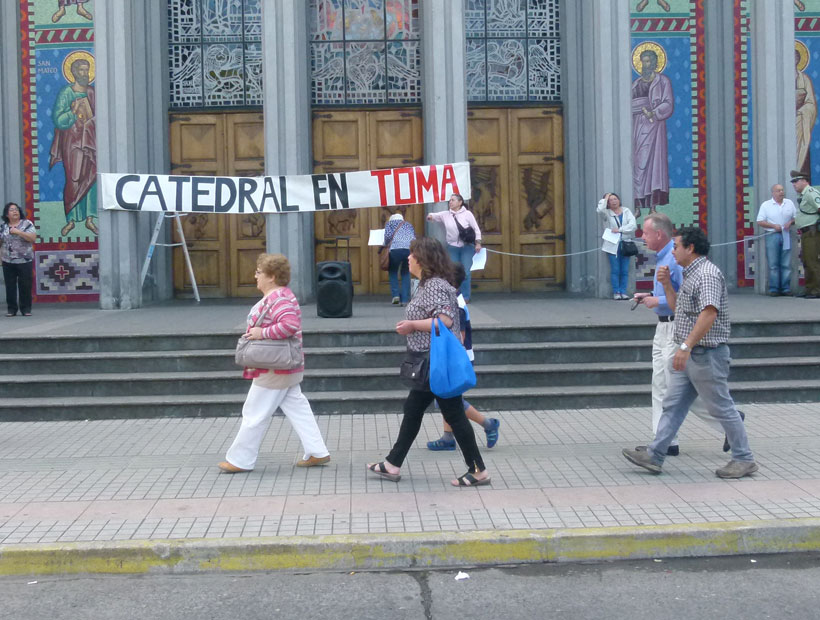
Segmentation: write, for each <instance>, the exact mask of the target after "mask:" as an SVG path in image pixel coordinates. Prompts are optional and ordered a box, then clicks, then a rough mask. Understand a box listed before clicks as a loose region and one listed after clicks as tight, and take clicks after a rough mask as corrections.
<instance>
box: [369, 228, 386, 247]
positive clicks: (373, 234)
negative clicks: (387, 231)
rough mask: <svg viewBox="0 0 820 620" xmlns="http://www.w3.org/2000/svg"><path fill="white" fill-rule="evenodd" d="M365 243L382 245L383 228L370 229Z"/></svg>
mask: <svg viewBox="0 0 820 620" xmlns="http://www.w3.org/2000/svg"><path fill="white" fill-rule="evenodd" d="M367 245H384V228H379V229H378V230H371V231H370V239H368V240H367Z"/></svg>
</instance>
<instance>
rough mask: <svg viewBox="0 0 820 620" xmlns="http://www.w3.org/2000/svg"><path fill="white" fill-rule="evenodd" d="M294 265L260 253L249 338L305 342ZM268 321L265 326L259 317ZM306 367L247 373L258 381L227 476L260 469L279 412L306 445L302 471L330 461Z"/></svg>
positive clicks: (224, 466) (232, 450) (232, 449)
mask: <svg viewBox="0 0 820 620" xmlns="http://www.w3.org/2000/svg"><path fill="white" fill-rule="evenodd" d="M289 283H290V263H289V262H288V259H287V258H285V257H284V256H282V255H281V254H260V255H259V257H258V258H257V259H256V288H258V289H259V290H260V291H261V292H262V299H261V300H260V301H259V302H258V303H257V304H256V305H255V306H254V307H253V308H252V309H251V312H250V314H249V315H248V331H247V335H246V337H247V338H250V339H251V340H262V339H264V338H270V339H273V340H281V339H285V338H290V337H291V336H296V337H297V338H299V340H301V339H302V310H301V309H300V308H299V302H298V301H297V300H296V297H295V296H294V295H293V292H292V291H291V290H290V289H289V288H288V286H287V285H288V284H289ZM260 316H261V317H262V320H261V322H259V325H258V326H256V324H257V322H258V321H259V317H260ZM304 371H305V367H304V360H303V364H302V365H301V366H299V367H298V368H294V369H293V370H263V369H258V368H246V369H245V372H244V375H243V376H244V377H245V378H246V379H253V384H252V385H251V389H250V390H249V391H248V397H247V398H246V399H245V405H244V406H243V407H242V425H241V426H240V427H239V432H238V433H237V434H236V439H234V440H233V444H231V447H230V448H229V449H228V453H227V454H226V455H225V459H226V460H225V461H223V462H222V463H220V464H219V469H221V470H222V471H224V472H227V473H231V474H236V473H241V472H248V471H251V470H252V469H253V468H254V466H255V465H256V457H257V456H258V455H259V446H260V445H261V444H262V439H263V437H264V436H265V432H266V431H267V430H268V425H269V424H270V418H271V416H272V415H273V413H274V411H276V409H277V408H280V409H282V412H283V413H284V414H285V416H286V417H287V419H288V421H289V422H290V423H291V425H292V426H293V430H295V431H296V434H297V435H299V439H300V440H301V441H302V448H303V450H304V455H303V456H302V458H301V459H300V460H299V461H297V463H296V466H297V467H314V466H316V465H324V464H326V463H327V462H329V461H330V453H329V452H328V451H327V446H325V442H324V440H323V439H322V433H321V432H320V431H319V426H318V425H317V424H316V418H315V417H313V411H312V410H311V408H310V403H309V402H308V400H307V398H305V395H304V394H302V390H301V388H300V387H299V384H300V383H301V382H302V377H303V376H304Z"/></svg>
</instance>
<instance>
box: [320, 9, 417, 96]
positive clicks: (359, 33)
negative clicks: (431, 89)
mask: <svg viewBox="0 0 820 620" xmlns="http://www.w3.org/2000/svg"><path fill="white" fill-rule="evenodd" d="M419 39H420V29H419V1H418V0H310V71H311V98H312V103H313V105H363V104H376V105H378V104H420V103H421V42H420V40H419Z"/></svg>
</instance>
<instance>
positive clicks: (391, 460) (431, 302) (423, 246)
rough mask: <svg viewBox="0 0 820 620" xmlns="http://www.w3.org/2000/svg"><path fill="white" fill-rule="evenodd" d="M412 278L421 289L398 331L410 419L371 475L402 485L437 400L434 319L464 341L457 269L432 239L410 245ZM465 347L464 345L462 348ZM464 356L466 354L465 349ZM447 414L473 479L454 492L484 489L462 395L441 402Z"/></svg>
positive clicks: (485, 479) (460, 481) (485, 476)
mask: <svg viewBox="0 0 820 620" xmlns="http://www.w3.org/2000/svg"><path fill="white" fill-rule="evenodd" d="M409 262H410V273H411V274H413V276H414V277H416V278H418V279H420V280H421V283H420V284H419V288H418V290H417V291H416V294H415V295H414V296H413V299H411V300H410V303H409V304H407V308H406V310H405V313H406V317H407V318H406V319H405V320H404V321H399V322H398V324H397V325H396V331H397V332H398V333H399V334H401V335H403V336H407V355H406V359H405V362H403V363H402V369H401V376H402V379H403V380H404V381H405V383H406V384H407V385H408V386H409V387H410V393H409V394H408V395H407V398H406V399H405V401H404V417H403V418H402V421H401V427H400V429H399V436H398V438H397V439H396V443H395V444H394V445H393V449H392V450H391V451H390V453H389V454H388V455H387V457H386V458H385V459H384V461H382V462H380V463H369V464H368V465H367V469H368V470H369V471H371V472H373V473H374V474H376V475H377V476H380V477H382V478H386V479H387V480H392V481H393V482H398V481H399V480H400V479H401V466H402V465H403V464H404V459H405V458H406V457H407V453H408V452H409V450H410V446H412V445H413V442H414V441H415V439H416V436H417V435H418V434H419V430H420V429H421V421H422V418H423V417H424V412H425V411H426V410H427V407H429V406H430V403H432V402H433V399H435V398H436V395H435V394H433V392H432V391H431V390H430V382H429V367H430V364H429V358H428V354H429V351H430V332H431V329H432V325H433V322H434V319H438V321H437V323H438V327H439V329H440V330H445V329H449V330H450V332H451V333H452V334H454V336H455V338H458V334H459V323H458V303H457V302H456V289H455V288H454V287H453V285H452V279H453V273H452V270H453V268H452V263H451V261H450V259H449V257H448V256H447V253H446V252H445V250H444V247H442V245H441V244H440V243H439V242H438V241H437V240H436V239H433V238H432V237H422V238H421V239H416V240H415V241H413V242H412V243H411V244H410V257H409ZM459 346H460V345H459ZM461 352H462V353H464V355H465V356H466V353H465V352H464V349H463V348H462V349H461ZM438 402H439V406H440V407H441V413H442V415H443V416H444V419H445V420H446V421H447V423H448V424H449V425H450V426H451V427H452V428H453V434H454V435H455V438H456V442H457V443H458V445H459V447H460V448H461V451H462V453H463V455H464V461H465V462H466V464H467V473H465V474H464V475H463V476H459V477H458V478H456V479H455V480H452V481H451V484H452V485H453V486H468V487H469V486H480V485H485V484H489V483H490V475H489V472H488V471H487V469H486V467H485V466H484V461H483V460H482V458H481V453H480V452H479V451H478V445H477V444H476V440H475V433H473V427H472V426H471V425H470V422H469V421H468V420H467V416H466V415H465V414H464V402H463V399H462V396H461V394H460V393H459V394H456V395H449V396H448V397H446V398H445V397H441V396H439V397H438Z"/></svg>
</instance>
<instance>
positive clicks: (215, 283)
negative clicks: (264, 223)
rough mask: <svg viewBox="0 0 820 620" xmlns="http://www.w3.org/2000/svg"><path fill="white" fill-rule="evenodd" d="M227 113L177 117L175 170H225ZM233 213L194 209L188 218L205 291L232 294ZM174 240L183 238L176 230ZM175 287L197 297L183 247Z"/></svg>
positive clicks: (198, 280)
mask: <svg viewBox="0 0 820 620" xmlns="http://www.w3.org/2000/svg"><path fill="white" fill-rule="evenodd" d="M225 160H226V153H225V119H224V115H222V114H188V115H176V116H173V117H172V118H171V174H176V175H185V176H188V175H190V176H215V175H220V174H225V172H224V171H225V168H226V162H225ZM227 218H228V216H215V215H207V214H204V213H191V214H189V215H186V216H185V217H183V218H182V229H183V231H184V232H185V240H186V242H187V243H188V252H189V254H190V256H191V265H192V266H193V270H194V276H195V277H196V283H197V286H198V287H199V294H200V295H201V296H202V297H227V296H228V291H229V288H230V287H229V284H228V262H227V261H226V260H225V256H226V254H227V251H228V243H227V242H228V234H227V231H228V228H229V226H230V224H229V220H228V219H227ZM173 238H174V243H179V238H178V237H177V235H176V230H174V235H173ZM173 255H174V256H173V263H174V292H175V294H176V295H177V296H178V297H186V298H188V297H193V289H192V288H191V282H190V280H189V278H188V272H187V270H186V268H185V257H184V255H183V253H182V249H181V248H178V247H177V248H174V252H173Z"/></svg>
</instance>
